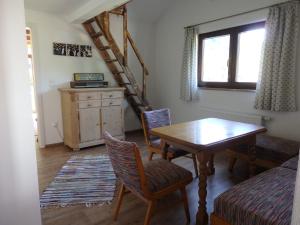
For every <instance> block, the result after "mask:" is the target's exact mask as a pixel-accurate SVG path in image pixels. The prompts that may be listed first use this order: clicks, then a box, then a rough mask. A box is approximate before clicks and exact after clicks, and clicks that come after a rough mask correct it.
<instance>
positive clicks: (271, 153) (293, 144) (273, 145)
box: [228, 134, 300, 172]
mask: <svg viewBox="0 0 300 225" xmlns="http://www.w3.org/2000/svg"><path fill="white" fill-rule="evenodd" d="M255 147H256V160H255V164H256V165H258V166H261V167H264V168H269V169H271V168H274V167H277V166H280V165H281V164H282V163H283V162H285V161H287V160H289V159H290V158H292V157H294V156H296V155H297V154H298V152H299V148H300V142H297V141H292V140H288V139H284V138H279V137H274V136H270V135H266V134H260V135H257V137H256V146H255ZM228 153H229V156H230V158H231V159H230V164H229V171H231V172H232V171H233V168H234V165H235V162H236V160H237V159H244V160H249V157H248V154H247V146H239V147H238V148H236V149H231V150H228Z"/></svg>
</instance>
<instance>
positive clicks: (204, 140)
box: [151, 118, 267, 225]
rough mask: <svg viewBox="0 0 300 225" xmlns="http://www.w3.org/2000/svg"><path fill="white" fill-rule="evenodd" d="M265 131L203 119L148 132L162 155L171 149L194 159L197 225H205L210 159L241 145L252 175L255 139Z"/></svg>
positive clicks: (206, 219) (206, 221)
mask: <svg viewBox="0 0 300 225" xmlns="http://www.w3.org/2000/svg"><path fill="white" fill-rule="evenodd" d="M266 131H267V129H266V128H265V127H263V126H259V125H255V124H248V123H241V122H236V121H230V120H224V119H218V118H206V119H201V120H196V121H191V122H185V123H179V124H174V125H170V126H166V127H160V128H154V129H152V130H151V134H152V135H154V136H158V137H160V138H161V147H162V151H163V152H166V151H167V149H168V147H169V146H170V145H172V146H175V147H179V148H181V149H183V150H185V151H187V152H190V153H195V154H196V155H197V159H198V162H199V171H200V176H199V190H198V194H199V202H198V212H197V215H196V224H197V225H207V224H208V213H207V208H206V196H207V189H206V187H207V177H208V176H209V174H210V173H209V172H210V170H209V168H208V164H209V161H210V159H211V158H212V156H213V155H214V154H216V153H218V152H220V151H224V150H226V149H230V148H235V147H237V146H239V145H241V144H243V145H245V146H247V148H246V151H247V152H248V155H249V160H250V174H252V175H253V174H254V171H255V165H254V161H255V159H256V153H255V143H256V135H257V134H259V133H263V132H266ZM213 171H214V170H213Z"/></svg>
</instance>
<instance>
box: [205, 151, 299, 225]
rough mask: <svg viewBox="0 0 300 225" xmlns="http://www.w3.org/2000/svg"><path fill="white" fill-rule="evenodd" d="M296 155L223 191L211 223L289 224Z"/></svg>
mask: <svg viewBox="0 0 300 225" xmlns="http://www.w3.org/2000/svg"><path fill="white" fill-rule="evenodd" d="M297 166H298V157H294V158H292V159H290V160H289V161H287V162H285V163H284V164H282V165H281V166H280V167H277V168H274V169H271V170H268V171H266V172H264V173H261V174H260V175H258V176H256V177H253V178H251V179H249V180H247V181H245V182H242V183H241V184H238V185H236V186H234V187H233V188H231V189H230V190H228V191H226V192H224V193H223V194H221V195H220V196H219V197H217V198H216V199H215V201H214V213H213V214H212V215H211V224H212V225H290V223H291V216H292V208H293V197H294V188H295V180H296V174H297Z"/></svg>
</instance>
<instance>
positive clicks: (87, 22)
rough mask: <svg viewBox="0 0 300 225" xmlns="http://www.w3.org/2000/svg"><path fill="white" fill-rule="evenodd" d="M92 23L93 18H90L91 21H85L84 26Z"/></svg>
mask: <svg viewBox="0 0 300 225" xmlns="http://www.w3.org/2000/svg"><path fill="white" fill-rule="evenodd" d="M94 21H95V18H91V19H89V20H87V21H85V22H84V24H89V23H92V22H94Z"/></svg>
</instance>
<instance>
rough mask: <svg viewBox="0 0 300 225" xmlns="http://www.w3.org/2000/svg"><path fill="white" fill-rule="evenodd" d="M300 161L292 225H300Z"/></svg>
mask: <svg viewBox="0 0 300 225" xmlns="http://www.w3.org/2000/svg"><path fill="white" fill-rule="evenodd" d="M299 212H300V161H299V162H298V172H297V181H296V186H295V195H294V206H293V216H292V223H291V225H300V215H299Z"/></svg>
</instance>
